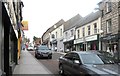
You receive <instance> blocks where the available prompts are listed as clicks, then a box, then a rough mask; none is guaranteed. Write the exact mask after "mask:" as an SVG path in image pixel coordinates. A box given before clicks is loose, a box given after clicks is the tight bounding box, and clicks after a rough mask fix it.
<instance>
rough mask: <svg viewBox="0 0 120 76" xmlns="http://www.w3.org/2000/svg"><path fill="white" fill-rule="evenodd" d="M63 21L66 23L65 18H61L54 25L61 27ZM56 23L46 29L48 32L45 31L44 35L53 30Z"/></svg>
mask: <svg viewBox="0 0 120 76" xmlns="http://www.w3.org/2000/svg"><path fill="white" fill-rule="evenodd" d="M63 23H64V20H63V19H61V20H59V21H58V22H57V23H55V24H54V25H56V28H57V27H59V26H60V25H62V24H63ZM54 25H53V26H51V27H50V28H48V29H47V30H46V32H44V34H43V35H42V37H43V36H44V35H45V34H48V33H50V32H52V31H53V30H54V29H55V28H54Z"/></svg>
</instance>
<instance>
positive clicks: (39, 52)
mask: <svg viewBox="0 0 120 76" xmlns="http://www.w3.org/2000/svg"><path fill="white" fill-rule="evenodd" d="M35 57H36V58H44V57H47V58H49V59H52V51H51V49H49V48H48V47H47V46H46V45H40V46H38V47H37V48H36V50H35Z"/></svg>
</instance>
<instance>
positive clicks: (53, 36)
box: [49, 19, 64, 51]
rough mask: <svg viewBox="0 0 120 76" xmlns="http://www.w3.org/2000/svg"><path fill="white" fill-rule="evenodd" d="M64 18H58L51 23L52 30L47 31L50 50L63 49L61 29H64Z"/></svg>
mask: <svg viewBox="0 0 120 76" xmlns="http://www.w3.org/2000/svg"><path fill="white" fill-rule="evenodd" d="M63 23H64V20H62V19H61V20H60V21H59V22H57V23H56V24H55V25H53V27H52V28H53V30H52V31H51V32H50V33H49V35H50V44H51V47H52V50H54V51H63V49H64V45H63V30H64V25H63Z"/></svg>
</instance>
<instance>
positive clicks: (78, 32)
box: [77, 30, 80, 38]
mask: <svg viewBox="0 0 120 76" xmlns="http://www.w3.org/2000/svg"><path fill="white" fill-rule="evenodd" d="M77 34H78V38H80V35H79V34H80V31H79V30H77Z"/></svg>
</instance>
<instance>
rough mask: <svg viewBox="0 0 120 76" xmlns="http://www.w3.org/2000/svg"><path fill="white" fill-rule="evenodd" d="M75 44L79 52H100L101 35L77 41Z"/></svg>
mask: <svg viewBox="0 0 120 76" xmlns="http://www.w3.org/2000/svg"><path fill="white" fill-rule="evenodd" d="M74 44H75V46H76V50H78V51H89V50H99V35H92V36H88V37H84V38H80V39H76V40H74Z"/></svg>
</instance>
